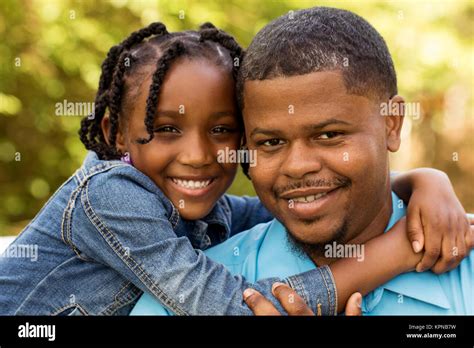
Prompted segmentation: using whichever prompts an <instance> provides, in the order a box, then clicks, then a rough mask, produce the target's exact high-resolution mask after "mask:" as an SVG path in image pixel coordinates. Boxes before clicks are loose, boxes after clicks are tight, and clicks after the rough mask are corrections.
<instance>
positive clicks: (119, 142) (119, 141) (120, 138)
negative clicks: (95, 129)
mask: <svg viewBox="0 0 474 348" xmlns="http://www.w3.org/2000/svg"><path fill="white" fill-rule="evenodd" d="M100 126H101V128H102V134H103V135H104V138H105V141H106V142H107V145H110V141H109V136H110V119H109V116H108V115H106V116H104V118H103V119H102V121H101V122H100ZM115 147H116V148H117V150H119V151H120V152H121V153H125V152H126V151H127V146H126V144H125V136H124V134H123V132H122V127H121V126H119V127H118V129H117V137H116V138H115Z"/></svg>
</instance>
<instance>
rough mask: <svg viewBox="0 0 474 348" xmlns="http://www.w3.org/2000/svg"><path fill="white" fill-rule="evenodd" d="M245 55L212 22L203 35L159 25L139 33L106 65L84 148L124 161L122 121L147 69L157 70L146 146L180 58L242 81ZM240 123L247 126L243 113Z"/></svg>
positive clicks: (85, 123)
mask: <svg viewBox="0 0 474 348" xmlns="http://www.w3.org/2000/svg"><path fill="white" fill-rule="evenodd" d="M146 39H148V40H146ZM145 40H146V41H145ZM243 53H244V52H243V50H242V48H241V47H240V46H239V45H238V43H237V42H236V41H235V39H234V38H233V37H232V36H230V35H229V34H227V33H225V32H224V31H222V30H220V29H217V28H216V27H215V26H214V25H213V24H212V23H209V22H207V23H204V24H203V25H201V27H200V28H199V30H198V31H191V30H190V31H184V32H176V33H170V32H168V31H167V29H166V27H165V25H164V24H162V23H158V22H157V23H152V24H150V25H149V26H148V27H146V28H143V29H140V30H138V31H135V32H133V33H132V34H131V35H130V36H129V37H128V38H126V39H125V40H124V41H122V42H121V43H120V44H118V45H116V46H113V47H112V48H111V49H110V50H109V52H108V54H107V57H106V59H105V60H104V62H103V63H102V74H101V76H100V81H99V88H98V90H97V94H96V97H95V108H94V113H93V114H91V115H89V116H88V117H86V118H84V119H83V120H82V121H81V128H80V130H79V136H80V139H81V141H82V143H83V144H84V145H85V147H86V149H88V150H92V151H94V152H96V153H97V155H98V156H99V158H100V159H103V160H112V159H119V158H120V157H121V156H122V155H123V154H122V153H120V151H119V150H117V149H116V138H117V132H118V129H119V120H120V122H123V121H124V115H125V114H126V112H124V109H127V103H130V100H133V99H134V98H133V96H131V94H133V93H137V91H138V86H139V84H140V80H141V79H140V78H139V77H143V76H144V74H146V72H144V71H145V70H146V68H148V67H150V66H155V67H156V68H155V71H154V73H153V76H152V79H151V84H150V87H149V94H148V98H147V101H146V115H145V121H144V122H145V127H146V130H147V133H148V138H141V139H138V140H137V142H138V143H140V144H146V143H148V142H150V141H151V140H152V139H153V137H154V132H153V124H154V120H155V115H156V109H157V105H158V100H159V95H160V90H161V87H162V85H163V81H164V79H165V76H166V72H167V71H168V70H169V68H170V67H171V65H172V64H173V62H174V61H175V60H176V59H177V58H179V57H184V56H186V57H201V58H206V59H209V60H210V61H212V62H213V63H215V64H216V65H219V66H221V65H222V66H225V67H229V68H231V69H232V75H233V77H234V81H237V73H238V71H239V68H240V65H241V61H242V58H243ZM107 112H108V117H109V120H110V131H109V135H108V139H105V136H104V134H103V132H102V128H101V122H102V119H103V118H104V116H105V115H106V113H107ZM238 118H239V123H240V125H241V126H242V127H243V123H242V117H241V115H240V114H239V115H238Z"/></svg>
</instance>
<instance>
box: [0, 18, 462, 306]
mask: <svg viewBox="0 0 474 348" xmlns="http://www.w3.org/2000/svg"><path fill="white" fill-rule="evenodd" d="M146 39H148V40H146ZM241 59H242V49H241V48H240V47H239V46H238V44H237V43H236V42H235V40H234V39H233V38H232V37H230V36H229V35H227V34H226V33H224V32H222V31H220V30H217V29H216V28H215V27H214V26H213V25H211V24H206V25H204V26H203V27H201V29H200V30H199V31H185V32H178V33H169V32H168V31H167V30H166V28H165V26H164V25H163V24H161V23H153V24H151V25H150V26H148V27H146V28H144V29H141V30H139V31H137V32H134V33H132V34H131V35H130V36H129V37H128V38H127V39H126V40H125V41H123V42H122V43H121V44H120V45H117V46H114V47H112V48H111V50H110V51H109V53H108V55H107V58H106V59H105V61H104V62H103V64H102V75H101V78H100V83H99V89H98V92H97V96H96V101H95V114H94V115H91V116H90V117H88V118H87V119H84V120H83V122H82V127H81V130H80V137H81V140H82V142H83V143H84V144H85V146H86V148H87V149H89V150H91V151H90V152H89V154H88V155H87V157H86V159H85V161H84V164H83V165H82V166H81V168H79V169H78V170H77V171H76V173H75V174H74V175H72V176H71V177H70V178H69V179H68V180H67V181H66V182H65V183H64V184H63V185H62V186H61V187H60V188H59V189H58V190H57V191H56V193H55V194H54V195H53V196H52V197H51V198H50V200H49V201H48V202H47V203H46V204H45V206H44V207H43V209H42V210H41V211H40V212H39V214H38V215H37V216H36V217H35V218H34V219H33V220H32V221H31V223H30V224H29V225H28V226H27V227H26V228H25V229H24V231H23V232H22V233H21V234H20V235H19V236H18V238H17V239H16V240H15V241H14V242H13V244H12V245H11V246H10V247H9V248H28V247H36V248H38V257H37V259H36V260H35V261H34V262H33V261H32V260H28V259H26V258H13V257H3V258H1V261H0V280H1V281H0V314H2V315H13V314H18V315H125V314H128V313H129V312H130V311H131V309H132V307H133V305H134V303H135V302H136V301H137V299H138V298H139V296H140V295H141V294H142V293H143V292H147V293H149V294H151V295H152V296H154V297H155V298H156V299H158V300H159V301H160V302H161V303H163V304H164V305H166V306H167V307H168V308H169V309H170V310H171V311H173V312H174V313H176V314H178V315H186V314H233V315H237V314H252V312H251V310H250V309H249V308H248V307H247V305H246V304H245V303H244V301H243V299H242V293H243V291H244V290H245V289H246V288H248V287H253V288H255V289H256V290H258V291H259V292H260V293H262V294H263V295H264V296H266V297H267V298H268V299H269V300H271V301H272V302H273V303H274V304H275V306H277V308H279V309H281V306H280V304H279V303H278V301H276V300H275V298H274V297H273V296H272V295H271V286H272V284H273V283H274V282H276V281H279V282H287V281H288V280H283V279H277V278H271V279H265V280H262V281H260V282H258V283H256V284H249V283H247V282H246V281H245V279H243V278H242V277H240V276H233V275H231V273H230V272H229V271H228V270H227V269H226V268H224V266H222V265H220V264H218V263H215V262H213V261H212V260H210V259H208V258H207V257H206V256H205V255H204V254H203V252H202V251H201V250H200V249H206V248H208V247H209V246H211V245H215V244H217V243H220V242H222V241H224V240H226V239H227V238H229V236H231V235H233V234H235V233H238V232H240V231H243V230H246V229H248V228H250V227H252V226H253V225H255V224H257V223H261V222H265V221H268V220H270V219H271V216H270V215H269V213H268V212H267V211H266V210H265V209H264V208H263V207H262V205H261V204H260V202H259V201H258V199H257V198H248V197H235V196H230V195H224V193H225V191H226V190H227V188H228V187H229V186H230V184H231V183H232V181H233V179H234V176H235V174H236V170H237V167H236V164H234V163H228V162H226V161H224V163H222V161H221V162H218V161H217V153H218V152H219V150H224V149H226V148H228V149H231V150H236V149H238V147H239V144H240V143H241V136H242V124H241V122H242V120H241V117H240V113H239V110H238V109H237V107H236V102H235V98H234V80H235V76H236V73H237V71H238V66H239V64H240V60H241ZM418 176H419V174H417V173H415V174H414V175H413V178H412V179H413V183H414V185H415V186H417V185H420V186H417V191H416V193H413V197H412V199H411V203H410V206H409V209H411V210H413V211H420V210H421V215H423V214H427V213H424V212H425V211H426V212H430V211H432V212H436V211H437V205H436V203H434V202H437V201H438V200H439V199H437V197H434V195H433V194H432V193H431V191H432V190H434V188H436V189H437V190H438V191H436V192H439V191H441V193H440V194H442V195H443V201H444V202H447V203H449V206H450V207H452V208H451V209H452V210H453V212H452V213H451V214H449V216H448V217H447V218H446V219H442V225H440V226H439V231H442V232H443V233H445V234H448V233H453V231H456V232H459V233H462V232H463V231H464V230H465V226H462V228H461V229H457V230H456V227H457V226H454V227H453V230H449V231H447V232H444V231H445V227H446V226H448V224H449V219H454V218H457V217H458V216H462V215H463V214H464V212H463V211H462V209H461V208H458V205H457V199H456V197H455V196H454V194H453V193H452V190H451V187H450V185H449V183H447V180H446V179H445V177H444V176H440V175H439V174H437V173H434V174H433V173H431V174H427V175H426V177H427V178H425V179H423V180H422V181H419V178H418ZM395 180H397V179H395ZM405 181H406V177H402V178H401V179H400V181H399V182H398V183H397V184H398V185H400V186H401V187H399V189H396V188H395V190H396V191H397V193H399V194H401V195H402V196H404V197H405V198H408V197H406V196H407V195H406V194H405V195H403V193H404V192H405V191H410V189H411V187H407V185H405V184H406V182H405ZM408 181H409V182H410V180H408ZM425 182H429V184H426V183H425ZM400 191H402V192H400ZM424 195H431V198H432V202H433V203H431V202H429V203H427V204H426V205H424V204H423V205H422V206H421V207H420V206H419V204H418V203H417V202H418V201H421V199H422V197H424ZM444 196H449V197H448V198H449V199H446V198H445V197H444ZM428 217H429V216H428ZM423 218H425V219H426V218H427V215H424V216H423ZM411 219H413V220H414V221H415V222H418V220H419V219H420V213H418V214H413V216H412V217H411ZM430 234H432V235H430ZM430 234H427V235H426V236H425V238H427V239H430V238H431V239H432V240H435V239H436V238H439V240H441V237H440V236H438V235H437V234H436V232H434V231H431V232H430ZM461 236H462V237H463V235H462V234H461ZM458 239H462V241H464V237H463V238H458ZM400 264H401V265H405V264H406V260H403V259H402V260H400ZM377 267H378V265H377ZM387 267H391V268H390V270H388V269H389V268H387ZM379 270H383V273H384V274H388V273H390V274H391V273H394V272H395V273H396V272H400V271H401V270H400V265H383V266H382V265H380V268H379ZM344 272H345V273H350V272H351V269H350V268H344V269H342V270H338V271H337V274H336V273H335V274H334V276H335V278H336V279H343V277H344V274H345V273H344ZM373 273H374V279H373V280H372V281H373V282H374V283H375V284H376V285H378V284H380V283H382V282H383V281H384V278H383V277H380V276H379V274H380V272H375V271H374V272H373ZM363 280H364V279H363V277H361V279H360V282H363ZM288 282H289V283H291V284H296V283H297V284H303V285H304V286H300V287H299V294H300V295H301V296H302V297H303V298H309V297H312V296H315V297H317V298H321V302H320V303H319V304H318V308H312V309H313V310H314V311H315V312H316V310H319V312H320V313H321V314H323V315H325V314H326V315H328V314H334V313H335V312H336V311H335V303H337V302H339V303H345V301H346V300H347V297H348V296H346V295H343V296H342V297H341V296H338V297H337V298H336V294H335V293H336V291H335V284H334V281H333V277H332V274H331V271H330V269H329V268H328V267H321V268H320V269H317V270H314V271H310V272H307V273H304V274H300V275H295V276H293V277H291V280H290V281H288ZM336 283H337V281H336ZM341 284H345V283H344V282H341ZM341 286H342V287H344V286H343V285H341ZM374 287H375V286H374ZM355 290H356V289H355V288H354V289H350V288H346V289H344V291H338V293H341V294H345V293H351V292H353V291H355Z"/></svg>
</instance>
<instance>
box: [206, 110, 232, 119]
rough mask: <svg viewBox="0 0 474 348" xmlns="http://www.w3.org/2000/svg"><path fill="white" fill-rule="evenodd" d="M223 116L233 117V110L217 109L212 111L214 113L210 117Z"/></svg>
mask: <svg viewBox="0 0 474 348" xmlns="http://www.w3.org/2000/svg"><path fill="white" fill-rule="evenodd" d="M225 116H231V117H234V116H235V112H234V111H230V110H229V111H218V112H214V113H212V114H211V117H212V118H221V117H225Z"/></svg>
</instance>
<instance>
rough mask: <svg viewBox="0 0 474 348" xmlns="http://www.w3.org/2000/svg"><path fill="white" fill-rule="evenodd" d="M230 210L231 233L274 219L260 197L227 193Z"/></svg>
mask: <svg viewBox="0 0 474 348" xmlns="http://www.w3.org/2000/svg"><path fill="white" fill-rule="evenodd" d="M224 197H225V199H226V200H227V202H228V204H229V207H230V211H231V216H232V218H231V226H230V235H231V236H233V235H235V234H236V233H239V232H242V231H245V230H248V229H250V228H252V227H253V226H255V225H257V224H260V223H262V222H267V221H270V220H271V219H273V216H272V214H270V212H269V211H268V210H267V209H266V208H265V207H264V206H263V204H262V203H261V202H260V199H259V198H258V197H249V196H242V197H239V196H234V195H225V196H224Z"/></svg>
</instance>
